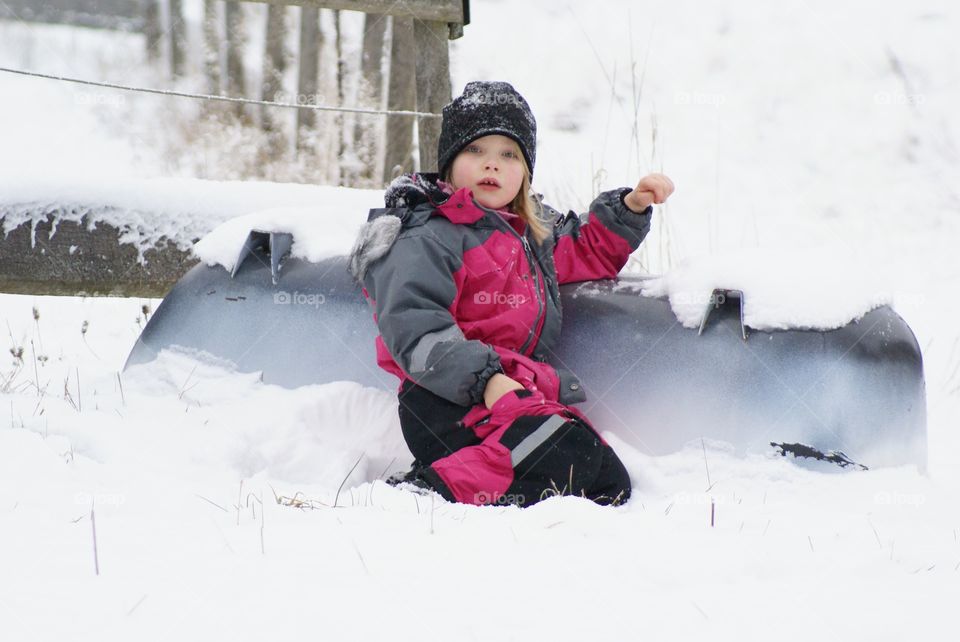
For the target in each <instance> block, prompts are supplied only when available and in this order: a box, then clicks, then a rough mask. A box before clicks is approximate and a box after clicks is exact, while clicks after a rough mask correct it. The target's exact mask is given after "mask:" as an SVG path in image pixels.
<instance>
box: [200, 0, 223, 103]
mask: <svg viewBox="0 0 960 642" xmlns="http://www.w3.org/2000/svg"><path fill="white" fill-rule="evenodd" d="M217 23H218V20H217V4H216V1H215V0H203V75H204V77H205V78H206V81H207V92H208V93H210V94H219V93H220V33H219V31H218V29H217Z"/></svg>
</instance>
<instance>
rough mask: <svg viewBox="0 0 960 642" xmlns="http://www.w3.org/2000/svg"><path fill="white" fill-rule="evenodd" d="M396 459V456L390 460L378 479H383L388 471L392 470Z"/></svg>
mask: <svg viewBox="0 0 960 642" xmlns="http://www.w3.org/2000/svg"><path fill="white" fill-rule="evenodd" d="M395 461H397V458H396V457H394V458H393V459H391V460H390V463H389V464H387V465H386V467H385V468H384V469H383V472H382V473H380V474H379V475H378V476H377V479H381V480H382V479H383V476H384V475H386V474H387V471H388V470H390V467H391V466H393V462H395Z"/></svg>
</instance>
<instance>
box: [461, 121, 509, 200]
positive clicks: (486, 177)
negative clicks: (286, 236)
mask: <svg viewBox="0 0 960 642" xmlns="http://www.w3.org/2000/svg"><path fill="white" fill-rule="evenodd" d="M523 171H524V170H523V156H521V153H520V146H519V145H517V143H516V141H514V140H513V139H512V138H508V137H506V136H501V135H500V134H491V135H489V136H483V137H481V138H478V139H476V140H475V141H473V142H471V143H470V144H469V145H467V146H466V147H464V148H463V149H462V150H461V151H460V153H459V154H457V157H456V158H454V159H453V166H452V167H451V169H450V182H451V183H452V184H453V187H454V189H462V188H464V187H468V188H470V190H472V191H473V197H474V198H475V199H476V201H477V202H478V203H480V204H481V205H483V206H484V207H489V208H491V209H500V208H503V207H505V206H506V205H509V204H510V203H511V202H512V201H513V199H514V198H516V196H517V193H519V192H520V186H521V185H522V184H523Z"/></svg>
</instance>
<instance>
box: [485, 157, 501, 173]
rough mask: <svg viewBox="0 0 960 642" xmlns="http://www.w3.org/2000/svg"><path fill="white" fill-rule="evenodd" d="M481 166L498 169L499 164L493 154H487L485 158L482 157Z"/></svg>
mask: <svg viewBox="0 0 960 642" xmlns="http://www.w3.org/2000/svg"><path fill="white" fill-rule="evenodd" d="M483 168H484V169H492V170H493V171H500V164H499V163H497V157H496V156H493V155H491V156H487V158H486V159H484V162H483Z"/></svg>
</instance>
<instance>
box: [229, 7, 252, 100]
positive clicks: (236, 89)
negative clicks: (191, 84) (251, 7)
mask: <svg viewBox="0 0 960 642" xmlns="http://www.w3.org/2000/svg"><path fill="white" fill-rule="evenodd" d="M225 8H226V12H225V13H226V24H227V87H226V89H227V95H228V96H236V97H238V98H243V97H244V96H246V94H247V92H246V89H247V87H246V81H245V79H244V72H243V48H244V44H245V43H246V38H245V36H244V32H243V5H242V4H241V3H240V2H232V1H229V0H228V2H226V5H225ZM235 112H236V114H237V116H238V117H240V118H243V115H244V111H243V105H241V104H236V105H235Z"/></svg>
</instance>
